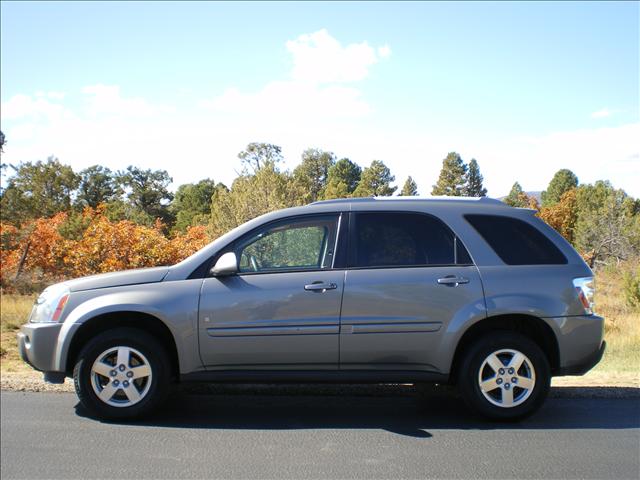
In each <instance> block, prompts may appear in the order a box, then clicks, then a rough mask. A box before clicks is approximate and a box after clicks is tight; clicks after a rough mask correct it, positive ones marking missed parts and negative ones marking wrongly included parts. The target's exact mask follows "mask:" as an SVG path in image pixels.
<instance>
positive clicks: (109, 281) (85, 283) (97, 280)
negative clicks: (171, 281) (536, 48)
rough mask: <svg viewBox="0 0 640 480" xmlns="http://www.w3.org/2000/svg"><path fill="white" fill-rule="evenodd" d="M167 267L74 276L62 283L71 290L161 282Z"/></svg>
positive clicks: (165, 274)
mask: <svg viewBox="0 0 640 480" xmlns="http://www.w3.org/2000/svg"><path fill="white" fill-rule="evenodd" d="M168 272H169V267H154V268H140V269H137V270H125V271H124V272H112V273H101V274H99V275H91V276H90V277H83V278H76V279H75V280H69V281H68V282H64V284H65V285H66V286H67V287H69V290H71V291H72V292H79V291H82V290H94V289H96V288H108V287H122V286H125V285H136V284H140V283H155V282H161V281H162V280H163V279H164V277H166V276H167V273H168Z"/></svg>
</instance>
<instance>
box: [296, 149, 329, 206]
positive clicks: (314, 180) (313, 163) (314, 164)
mask: <svg viewBox="0 0 640 480" xmlns="http://www.w3.org/2000/svg"><path fill="white" fill-rule="evenodd" d="M335 163H336V157H335V155H334V154H333V153H331V152H325V151H323V150H319V149H316V148H309V149H307V150H305V151H304V152H303V153H302V163H300V165H298V166H297V167H296V168H295V169H294V171H293V176H294V179H295V180H296V182H298V184H299V185H300V186H301V187H302V188H303V190H304V191H305V192H306V193H307V195H306V197H307V201H309V202H315V201H316V200H319V199H320V198H322V196H323V192H324V189H325V188H326V186H327V180H328V176H329V170H330V169H331V167H333V165H334V164H335Z"/></svg>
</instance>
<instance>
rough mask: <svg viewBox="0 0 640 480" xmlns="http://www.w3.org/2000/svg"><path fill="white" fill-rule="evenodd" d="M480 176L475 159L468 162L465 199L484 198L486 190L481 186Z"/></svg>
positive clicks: (481, 178) (481, 179)
mask: <svg viewBox="0 0 640 480" xmlns="http://www.w3.org/2000/svg"><path fill="white" fill-rule="evenodd" d="M483 180H484V179H483V177H482V174H481V173H480V166H479V165H478V162H477V161H476V159H475V158H472V159H471V161H470V162H469V169H468V170H467V175H466V184H465V186H464V194H463V195H464V196H465V197H486V196H487V189H486V188H484V186H483V185H482V181H483Z"/></svg>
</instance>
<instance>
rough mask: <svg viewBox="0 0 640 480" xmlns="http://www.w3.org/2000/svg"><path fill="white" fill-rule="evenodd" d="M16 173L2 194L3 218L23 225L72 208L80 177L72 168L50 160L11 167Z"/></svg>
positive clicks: (0, 202)
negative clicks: (73, 196) (29, 220)
mask: <svg viewBox="0 0 640 480" xmlns="http://www.w3.org/2000/svg"><path fill="white" fill-rule="evenodd" d="M11 168H12V169H13V170H14V172H15V174H14V175H13V176H12V177H10V178H9V181H8V182H7V187H6V188H5V189H4V191H3V192H2V198H1V199H0V206H1V208H0V210H1V213H2V219H3V220H5V221H9V222H12V223H16V224H20V223H22V222H24V221H25V220H28V219H31V218H37V217H50V216H52V215H55V214H56V213H58V212H62V211H67V210H69V209H70V208H71V203H72V195H73V192H74V191H75V189H76V188H77V187H78V183H79V182H80V178H79V177H78V175H77V174H76V173H75V172H74V171H73V169H72V168H71V167H70V166H68V165H64V164H62V163H60V161H59V160H58V159H57V158H54V157H49V158H48V159H47V161H46V162H42V161H40V160H38V161H37V162H35V163H32V162H25V163H21V164H20V165H18V166H17V167H15V166H11Z"/></svg>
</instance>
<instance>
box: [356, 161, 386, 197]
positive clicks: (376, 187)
mask: <svg viewBox="0 0 640 480" xmlns="http://www.w3.org/2000/svg"><path fill="white" fill-rule="evenodd" d="M395 179H396V177H394V176H393V175H391V171H390V170H389V168H388V167H387V166H386V165H385V164H384V163H383V162H381V161H380V160H374V161H373V162H371V165H370V166H369V167H367V168H365V169H364V171H363V172H362V177H361V178H360V182H359V183H358V187H357V188H356V189H355V191H354V192H353V196H354V197H388V196H390V195H393V192H395V191H396V187H392V186H391V182H393V181H394V180H395Z"/></svg>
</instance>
